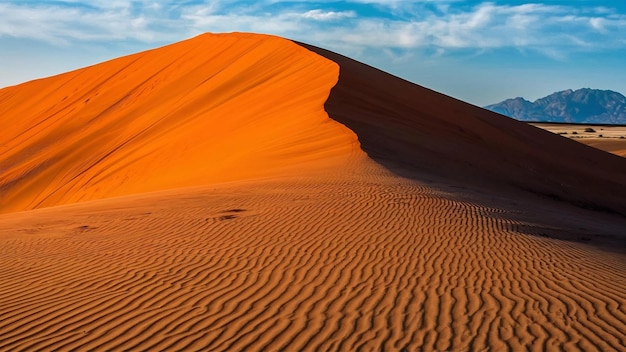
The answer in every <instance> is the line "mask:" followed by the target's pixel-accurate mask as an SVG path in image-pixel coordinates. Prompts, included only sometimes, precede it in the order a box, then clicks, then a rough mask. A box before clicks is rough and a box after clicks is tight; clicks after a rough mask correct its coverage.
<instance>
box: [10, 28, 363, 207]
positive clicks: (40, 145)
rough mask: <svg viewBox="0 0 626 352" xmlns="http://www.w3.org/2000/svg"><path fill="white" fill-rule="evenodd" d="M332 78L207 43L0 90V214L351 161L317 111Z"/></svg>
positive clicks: (305, 61) (257, 48) (274, 51)
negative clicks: (2, 127)
mask: <svg viewBox="0 0 626 352" xmlns="http://www.w3.org/2000/svg"><path fill="white" fill-rule="evenodd" d="M338 70H339V68H338V67H337V65H336V64H335V63H333V62H329V61H328V60H324V59H322V58H320V57H319V56H317V55H315V54H313V53H311V52H309V51H308V50H306V49H304V48H302V47H300V46H298V45H295V44H292V43H290V42H286V41H284V40H280V39H279V38H274V37H260V36H253V35H245V34H240V35H236V36H223V35H210V34H206V35H203V36H200V37H198V38H195V39H193V40H187V41H183V42H180V43H177V44H174V45H170V46H167V47H164V48H161V49H158V50H157V51H147V52H143V53H139V54H136V55H131V56H127V57H123V58H120V59H116V60H112V61H109V62H105V63H102V64H100V65H96V66H92V67H87V68H84V69H80V70H77V71H74V72H70V73H66V74H62V75H59V76H56V77H51V78H46V79H42V80H38V81H33V82H28V83H25V84H22V85H19V86H15V87H10V88H7V89H3V90H0V122H1V123H2V125H3V126H6V127H5V129H4V130H3V131H2V133H1V134H0V146H1V147H0V148H1V149H0V170H2V173H0V189H1V190H2V194H3V196H2V198H1V199H0V211H3V212H7V211H18V210H27V209H34V208H39V207H46V206H54V205H59V204H66V203H72V202H77V201H84V200H91V199H100V198H104V197H111V196H120V195H126V194H135V193H141V192H147V191H156V190H161V189H167V188H175V187H184V186H191V185H201V184H206V183H210V182H216V181H230V180H234V179H243V178H248V177H252V176H257V177H258V176H267V175H276V174H281V173H284V172H288V169H292V168H294V167H297V168H298V170H299V171H302V169H303V168H311V167H312V165H313V167H318V166H320V165H316V164H318V163H320V162H321V163H322V164H323V166H324V167H330V166H332V164H333V163H335V162H337V161H341V160H343V159H344V158H345V157H347V156H349V155H350V154H351V153H353V152H358V151H359V149H358V143H357V142H356V136H355V135H354V133H352V132H351V131H350V130H348V129H346V128H343V127H342V126H340V125H339V124H337V123H336V122H334V121H332V120H329V119H328V115H327V114H326V113H325V112H324V110H323V104H324V101H325V100H326V98H327V96H328V92H329V90H330V89H331V88H332V86H333V85H334V84H335V82H336V80H337V76H338ZM18 117H19V118H18ZM286 169H287V170H286Z"/></svg>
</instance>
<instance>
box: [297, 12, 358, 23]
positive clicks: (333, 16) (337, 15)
mask: <svg viewBox="0 0 626 352" xmlns="http://www.w3.org/2000/svg"><path fill="white" fill-rule="evenodd" d="M301 16H302V17H303V18H309V19H313V20H317V21H334V20H339V19H343V18H351V17H356V13H355V12H354V11H341V12H335V11H323V10H320V9H315V10H310V11H307V12H305V13H303V14H302V15H301Z"/></svg>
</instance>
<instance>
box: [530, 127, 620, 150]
mask: <svg viewBox="0 0 626 352" xmlns="http://www.w3.org/2000/svg"><path fill="white" fill-rule="evenodd" d="M531 125H533V126H536V127H539V128H543V129H544V130H547V131H550V132H552V133H556V134H559V135H562V136H563V137H567V138H571V139H573V140H575V141H578V142H581V143H584V144H586V145H589V146H592V147H594V148H598V149H601V150H605V151H607V152H609V153H613V154H615V155H619V156H622V157H626V126H609V125H579V124H560V123H558V124H557V123H531Z"/></svg>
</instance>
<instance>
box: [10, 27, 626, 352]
mask: <svg viewBox="0 0 626 352" xmlns="http://www.w3.org/2000/svg"><path fill="white" fill-rule="evenodd" d="M305 48H308V49H312V50H314V51H315V52H317V53H319V54H321V55H322V56H320V55H317V54H315V53H313V52H311V51H308V50H307V49H305ZM166 58H167V59H166ZM328 59H331V60H328ZM134 60H137V61H139V62H140V63H139V64H137V65H135V66H133V64H132V62H135V61H134ZM151 65H152V66H151ZM164 67H165V68H164ZM114 68H117V70H116V69H114ZM144 68H145V70H144ZM159 70H160V71H159ZM179 70H180V71H179ZM157 72H159V73H157ZM160 72H164V74H163V76H160V75H161V73H160ZM221 75H223V76H221ZM81 77H82V78H81ZM124 77H127V79H128V81H123V80H124V79H125V78H124ZM151 77H159V78H158V79H155V80H154V81H151V79H152V78H151ZM219 77H222V80H219V81H217V82H211V80H212V79H217V78H219ZM207 79H208V80H207ZM119 80H122V81H119ZM205 80H206V81H205ZM90 82H91V83H90ZM122 82H124V83H122ZM146 82H149V83H146ZM131 83H132V84H131ZM92 84H93V86H92ZM49 85H50V87H48V86H49ZM205 85H207V86H208V87H206V89H205V88H204V86H205ZM70 87H71V88H70ZM95 87H100V88H95ZM124 87H126V88H124ZM135 87H142V88H140V90H141V89H151V92H150V93H149V92H148V91H146V92H145V93H142V94H139V93H138V95H137V96H136V97H135V96H134V95H133V93H132V92H133V91H134V88H135ZM148 87H150V88H148ZM331 88H332V90H331ZM68 89H69V90H68ZM74 89H77V92H80V93H79V94H81V96H80V98H76V97H74V95H73V93H72V92H73V90H74ZM98 89H101V93H100V94H98V95H96V93H95V92H96V91H97V90H98ZM125 89H127V90H126V91H125ZM38 92H41V94H40V95H39V94H38ZM86 92H89V93H86ZM77 94H78V93H77ZM85 94H87V95H88V96H87V95H85ZM52 95H54V96H56V97H63V96H65V95H68V98H67V99H66V100H75V102H74V103H71V104H70V103H68V105H67V106H68V107H66V108H64V107H62V106H61V105H63V104H64V103H60V102H57V100H56V98H53V97H52ZM125 96H126V97H130V98H128V99H126V100H123V99H122V100H123V101H124V102H127V103H122V104H121V105H123V106H121V107H120V106H119V105H116V102H118V101H119V99H121V98H120V97H125ZM116 97H117V98H116ZM83 98H84V99H85V100H86V99H90V100H89V102H88V103H87V106H88V105H89V103H90V102H93V103H94V104H93V105H94V108H91V107H87V106H85V105H84V104H83V105H81V104H79V102H81V101H82V102H83V103H84V99H83ZM96 103H97V104H96ZM55 104H56V105H55ZM107 104H109V105H107ZM63 106H65V105H63ZM96 107H98V108H96ZM31 108H32V110H31ZM72 109H74V110H72ZM116 109H121V110H119V111H118V110H116ZM80 111H83V112H84V113H81V112H80ZM107 111H108V112H107ZM0 112H1V113H0V116H1V117H0V118H2V119H7V120H4V121H3V122H5V124H7V125H9V126H11V128H9V129H8V130H7V131H8V132H6V133H4V132H2V134H0V135H1V136H2V145H5V146H8V148H5V149H6V150H3V151H2V154H0V166H2V168H3V172H2V174H0V177H2V183H1V184H2V188H1V190H2V196H3V197H2V200H1V202H2V207H3V208H2V209H3V211H4V212H9V211H14V210H25V211H17V212H11V213H6V214H3V215H0V268H1V269H2V270H1V271H0V277H2V279H0V350H19V351H42V350H50V351H65V350H68V351H69V350H81V351H82V350H85V351H87V350H103V351H105V350H106V351H128V350H132V351H147V350H163V351H179V350H211V351H215V350H223V351H239V350H266V351H279V350H294V351H295V350H308V351H319V350H341V351H345V350H366V351H374V350H407V351H417V350H432V351H444V350H451V351H462V350H507V349H512V350H520V351H524V350H555V351H556V350H591V351H593V350H624V349H625V346H626V334H625V333H624V331H626V309H625V307H624V304H623V302H625V301H626V261H625V260H624V259H625V257H624V244H625V243H626V241H624V229H625V228H626V220H625V218H624V217H623V216H622V215H620V213H622V211H624V207H625V206H626V205H624V202H623V201H621V202H620V200H619V197H620V196H621V195H622V194H623V192H624V189H626V181H624V178H626V172H625V171H624V170H626V169H625V168H626V166H625V165H626V161H625V160H624V159H622V158H619V157H616V156H611V155H609V154H606V153H602V152H599V151H596V150H594V149H592V148H589V147H586V146H584V145H580V144H578V143H575V142H573V141H569V140H567V139H563V138H561V137H559V136H555V135H553V134H550V133H548V132H545V131H541V130H539V129H535V128H533V127H530V126H526V125H523V124H519V123H515V122H512V121H511V122H509V121H508V120H503V119H504V118H501V117H500V116H498V115H497V114H492V113H489V112H486V111H484V110H482V109H479V108H475V107H472V106H470V105H467V104H464V103H462V102H458V101H455V100H453V99H451V98H448V97H445V96H443V95H439V94H437V93H434V92H431V91H428V90H426V89H424V88H421V87H419V86H415V85H412V84H409V83H408V82H405V81H401V80H399V79H397V78H394V77H392V76H389V75H387V74H384V73H382V72H380V71H376V70H374V69H372V68H370V67H367V66H364V65H362V64H359V63H356V62H353V61H351V60H349V59H347V58H343V57H340V56H337V55H335V54H332V53H329V52H326V51H323V50H321V49H317V48H313V47H310V46H305V47H302V46H299V45H296V44H295V43H293V42H290V41H287V40H284V39H280V38H274V37H268V36H260V35H249V34H229V35H204V36H200V37H197V38H194V39H192V40H189V41H186V42H181V43H178V44H174V45H172V46H168V47H165V48H161V49H156V50H154V51H149V52H145V53H141V54H137V55H134V56H130V57H126V58H121V59H118V60H113V61H111V62H107V63H103V64H101V65H96V66H94V67H90V68H86V69H81V70H78V71H75V72H71V73H68V74H65V75H61V76H57V77H52V78H49V79H44V80H40V81H35V82H30V83H25V84H23V85H20V86H15V87H11V88H7V89H4V90H0ZM170 115H171V116H172V117H171V118H170V117H169V116H170ZM15 116H23V117H24V121H22V120H20V119H17V118H15ZM9 119H15V120H16V121H18V120H19V122H17V123H16V124H15V125H12V124H8V123H7V121H13V120H9ZM147 122H150V123H148V126H146V125H145V124H146V123H147ZM152 122H155V123H154V124H152ZM153 126H154V127H153ZM522 126H523V127H522ZM133 133H134V134H133ZM231 135H232V137H231ZM58 136H67V138H63V139H59V138H58ZM105 136H106V137H105ZM357 138H358V140H357ZM563 140H564V141H563ZM109 141H110V143H108V142H109ZM122 141H126V144H124V142H122ZM116 143H117V144H116ZM120 143H121V145H120ZM185 146H186V147H187V149H184V147H185ZM181 148H183V149H181ZM361 148H362V149H363V150H361ZM547 151H550V152H547ZM29 153H30V154H29ZM94 153H95V154H97V155H100V157H99V158H96V159H92V154H94ZM98 153H100V154H98ZM101 153H105V155H106V157H102V154H101ZM106 153H109V154H106ZM94 158H95V156H94ZM588 158H589V159H588ZM225 159H228V162H226V161H224V160H225ZM94 160H95V161H94ZM213 165H215V166H213ZM59 170H62V171H63V174H58V172H59ZM5 171H6V172H5ZM69 175H74V177H73V178H70V177H69ZM82 175H89V177H87V176H82ZM113 175H118V176H115V177H114V176H113ZM509 180H510V182H509ZM559 182H560V183H559ZM584 182H588V184H584ZM148 191H153V192H148ZM550 192H551V193H550ZM5 194H6V195H7V197H5ZM112 196H116V197H112ZM77 201H81V202H78V203H76V202H77ZM33 208H38V209H34V210H33ZM590 208H592V209H590ZM594 209H595V210H594ZM598 210H601V211H598ZM622 214H623V213H622Z"/></svg>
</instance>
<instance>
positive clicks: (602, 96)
mask: <svg viewBox="0 0 626 352" xmlns="http://www.w3.org/2000/svg"><path fill="white" fill-rule="evenodd" d="M485 108H486V109H489V110H492V111H495V112H497V113H500V114H503V115H506V116H509V117H512V118H515V119H517V120H522V121H542V122H571V123H601V124H626V97H624V96H623V95H622V94H620V93H618V92H614V91H610V90H599V89H589V88H583V89H578V90H575V91H574V90H571V89H568V90H564V91H561V92H556V93H553V94H550V95H548V96H547V97H544V98H541V99H537V100H536V101H534V102H530V101H528V100H526V99H524V98H519V97H518V98H514V99H507V100H505V101H502V102H500V103H497V104H493V105H488V106H486V107H485Z"/></svg>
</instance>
